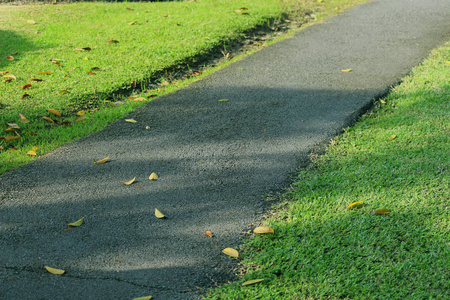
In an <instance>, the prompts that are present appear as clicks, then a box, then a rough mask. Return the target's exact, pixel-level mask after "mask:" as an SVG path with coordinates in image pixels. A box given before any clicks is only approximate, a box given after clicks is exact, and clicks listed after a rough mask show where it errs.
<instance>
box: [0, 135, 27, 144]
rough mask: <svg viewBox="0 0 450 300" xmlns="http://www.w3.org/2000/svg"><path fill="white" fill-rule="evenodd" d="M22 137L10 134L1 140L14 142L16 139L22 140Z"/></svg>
mask: <svg viewBox="0 0 450 300" xmlns="http://www.w3.org/2000/svg"><path fill="white" fill-rule="evenodd" d="M21 138H22V137H21V136H12V135H9V136H4V137H1V138H0V139H1V140H4V141H5V142H7V143H9V142H12V141H15V140H20V139H21Z"/></svg>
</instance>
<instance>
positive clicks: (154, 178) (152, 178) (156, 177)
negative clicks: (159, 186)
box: [148, 172, 159, 180]
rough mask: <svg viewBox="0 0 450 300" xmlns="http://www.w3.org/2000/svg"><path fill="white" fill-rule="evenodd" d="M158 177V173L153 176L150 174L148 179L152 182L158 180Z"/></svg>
mask: <svg viewBox="0 0 450 300" xmlns="http://www.w3.org/2000/svg"><path fill="white" fill-rule="evenodd" d="M158 178H159V177H158V175H156V173H155V172H153V173H152V174H150V176H149V177H148V179H150V180H158Z"/></svg>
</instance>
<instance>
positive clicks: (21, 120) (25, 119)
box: [19, 94, 30, 123]
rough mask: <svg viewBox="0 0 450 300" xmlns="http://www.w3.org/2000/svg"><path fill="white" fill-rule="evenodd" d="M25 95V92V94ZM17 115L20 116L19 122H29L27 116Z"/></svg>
mask: <svg viewBox="0 0 450 300" xmlns="http://www.w3.org/2000/svg"><path fill="white" fill-rule="evenodd" d="M25 95H26V94H25ZM19 116H20V122H22V123H28V122H30V120H28V119H27V118H25V116H24V115H22V114H19Z"/></svg>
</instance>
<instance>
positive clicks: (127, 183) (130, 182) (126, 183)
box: [122, 177, 136, 185]
mask: <svg viewBox="0 0 450 300" xmlns="http://www.w3.org/2000/svg"><path fill="white" fill-rule="evenodd" d="M135 180H136V177H134V178H133V179H131V180H130V181H126V182H125V181H122V183H123V184H125V185H130V184H132V183H133V182H134V181H135Z"/></svg>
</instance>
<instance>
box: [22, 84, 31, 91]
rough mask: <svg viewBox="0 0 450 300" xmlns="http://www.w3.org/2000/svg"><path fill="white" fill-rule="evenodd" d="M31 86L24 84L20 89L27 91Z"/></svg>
mask: <svg viewBox="0 0 450 300" xmlns="http://www.w3.org/2000/svg"><path fill="white" fill-rule="evenodd" d="M30 86H31V84H29V83H28V84H25V85H24V86H23V87H22V90H24V89H27V88H29V87H30Z"/></svg>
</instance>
